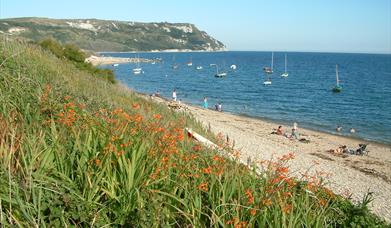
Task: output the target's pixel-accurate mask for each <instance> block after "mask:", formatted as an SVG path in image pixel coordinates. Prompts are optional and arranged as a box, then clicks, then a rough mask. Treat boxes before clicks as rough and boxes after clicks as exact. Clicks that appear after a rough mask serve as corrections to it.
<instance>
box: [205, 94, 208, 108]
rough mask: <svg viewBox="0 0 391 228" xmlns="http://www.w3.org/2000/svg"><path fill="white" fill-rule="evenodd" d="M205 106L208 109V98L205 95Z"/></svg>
mask: <svg viewBox="0 0 391 228" xmlns="http://www.w3.org/2000/svg"><path fill="white" fill-rule="evenodd" d="M204 108H205V109H208V98H207V97H204Z"/></svg>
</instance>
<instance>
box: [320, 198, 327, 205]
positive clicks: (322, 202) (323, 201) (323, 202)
mask: <svg viewBox="0 0 391 228" xmlns="http://www.w3.org/2000/svg"><path fill="white" fill-rule="evenodd" d="M319 204H320V205H321V206H323V207H324V206H326V204H327V201H326V200H324V199H320V200H319Z"/></svg>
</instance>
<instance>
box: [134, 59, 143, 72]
mask: <svg viewBox="0 0 391 228" xmlns="http://www.w3.org/2000/svg"><path fill="white" fill-rule="evenodd" d="M132 71H133V74H141V73H143V69H142V68H141V67H140V56H137V67H136V68H133V70H132Z"/></svg>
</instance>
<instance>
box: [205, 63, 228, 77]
mask: <svg viewBox="0 0 391 228" xmlns="http://www.w3.org/2000/svg"><path fill="white" fill-rule="evenodd" d="M209 66H215V67H216V74H215V77H216V78H222V77H225V76H227V72H221V71H220V72H219V66H218V65H217V64H210V65H209Z"/></svg>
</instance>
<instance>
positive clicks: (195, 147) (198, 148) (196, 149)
mask: <svg viewBox="0 0 391 228" xmlns="http://www.w3.org/2000/svg"><path fill="white" fill-rule="evenodd" d="M201 148H202V147H201V145H199V144H197V145H194V146H193V147H192V149H193V150H194V151H200V150H201Z"/></svg>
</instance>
